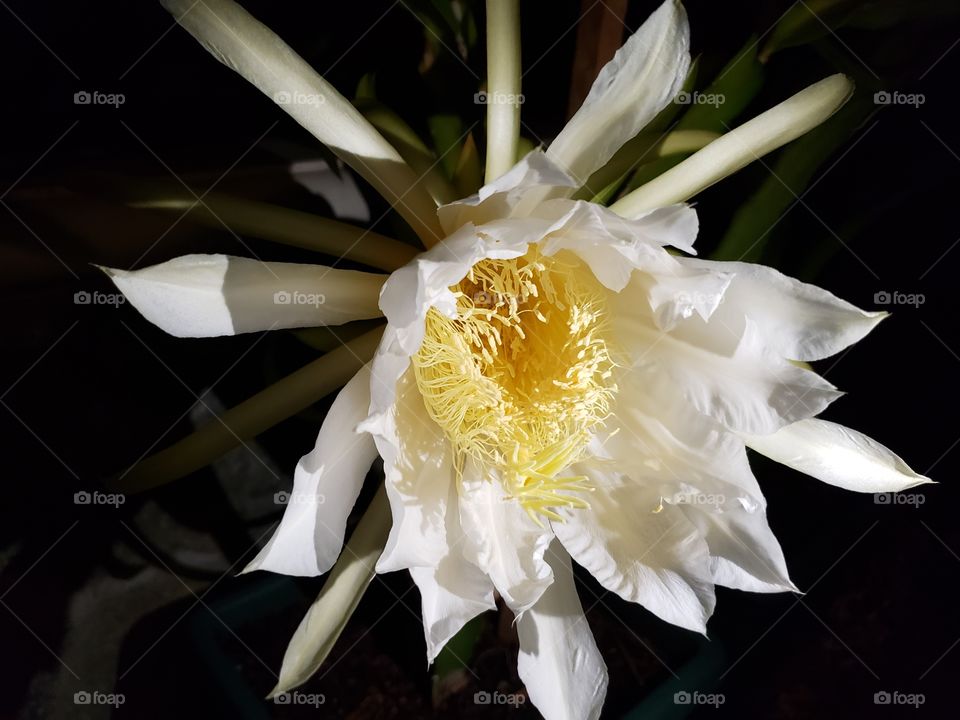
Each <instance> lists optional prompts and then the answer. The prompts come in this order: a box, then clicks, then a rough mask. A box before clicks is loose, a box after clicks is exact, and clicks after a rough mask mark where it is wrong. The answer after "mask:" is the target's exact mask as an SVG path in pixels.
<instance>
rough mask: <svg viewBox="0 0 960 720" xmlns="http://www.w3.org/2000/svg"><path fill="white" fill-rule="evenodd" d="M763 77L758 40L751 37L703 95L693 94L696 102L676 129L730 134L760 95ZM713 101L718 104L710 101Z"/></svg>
mask: <svg viewBox="0 0 960 720" xmlns="http://www.w3.org/2000/svg"><path fill="white" fill-rule="evenodd" d="M763 76H764V72H763V66H762V65H761V64H760V61H759V60H757V38H756V36H751V37H750V38H749V39H748V40H747V42H746V44H745V45H744V46H743V47H742V48H741V49H740V50H739V51H738V52H737V53H736V54H735V55H734V56H733V58H731V60H730V62H728V63H727V64H726V65H724V67H723V69H722V70H721V71H720V73H719V74H718V75H717V77H715V78H714V79H713V81H712V82H711V83H710V84H709V85H707V87H706V88H704V90H703V91H702V92H700V93H697V94H696V95H692V94H691V95H690V99H691V101H696V102H693V104H691V105H690V107H689V109H688V110H687V111H686V112H685V113H684V114H683V117H682V118H680V121H679V122H678V123H677V127H676V129H677V130H709V131H710V132H715V133H724V132H726V131H727V130H729V129H730V127H731V126H732V125H733V123H734V121H735V120H736V119H737V117H739V115H740V113H742V112H743V111H744V109H746V107H747V105H749V104H750V102H751V101H752V100H753V99H754V98H755V97H756V96H757V93H759V92H760V88H761V87H763ZM688 94H689V91H688ZM711 99H714V100H715V102H709V100H711ZM681 107H682V106H681Z"/></svg>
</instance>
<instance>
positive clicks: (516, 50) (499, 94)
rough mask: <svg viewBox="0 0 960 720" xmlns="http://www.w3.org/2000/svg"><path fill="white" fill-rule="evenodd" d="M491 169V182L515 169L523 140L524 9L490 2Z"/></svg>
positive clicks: (507, 1)
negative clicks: (521, 11)
mask: <svg viewBox="0 0 960 720" xmlns="http://www.w3.org/2000/svg"><path fill="white" fill-rule="evenodd" d="M486 101H487V166H486V181H487V182H491V181H493V180H496V179H497V178H498V177H500V176H501V175H503V173H505V172H506V171H507V170H509V169H510V168H511V167H513V165H514V163H515V162H516V157H517V144H518V142H519V140H520V103H521V102H523V100H522V98H521V95H520V6H519V2H518V0H487V92H486Z"/></svg>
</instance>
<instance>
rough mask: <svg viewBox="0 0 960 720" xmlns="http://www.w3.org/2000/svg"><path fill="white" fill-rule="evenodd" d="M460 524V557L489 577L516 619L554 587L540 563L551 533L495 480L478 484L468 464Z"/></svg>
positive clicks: (461, 499) (546, 568) (542, 562)
mask: <svg viewBox="0 0 960 720" xmlns="http://www.w3.org/2000/svg"><path fill="white" fill-rule="evenodd" d="M460 521H461V523H462V524H463V532H464V534H465V535H466V540H465V541H464V550H463V554H464V556H465V557H466V558H467V559H468V560H469V561H470V562H472V563H473V564H475V565H476V566H477V567H479V568H480V569H481V570H483V571H484V572H485V573H487V575H489V576H490V579H491V580H493V584H494V586H495V587H496V589H497V592H499V593H500V595H501V596H502V597H503V599H504V602H506V603H507V605H508V606H509V607H510V609H511V610H513V612H514V613H515V614H517V615H520V614H522V613H524V612H525V611H526V610H527V609H529V608H530V606H531V605H533V604H534V603H535V602H536V601H537V600H538V599H539V598H540V596H541V595H542V594H543V591H544V590H546V588H547V587H548V586H549V585H550V583H551V582H553V572H552V571H551V570H550V566H549V565H548V564H547V562H546V561H545V560H544V558H543V555H544V552H546V549H547V546H549V545H550V541H551V540H552V539H553V533H552V532H550V530H549V528H545V527H544V528H541V527H538V526H537V524H536V523H534V521H533V520H532V519H530V517H529V516H528V515H527V513H526V512H525V511H524V510H523V508H522V507H521V506H520V504H519V503H518V502H516V501H515V500H511V499H509V498H507V497H506V493H505V492H504V490H503V487H502V486H501V484H500V483H499V482H498V481H496V480H489V479H481V478H480V477H479V476H478V474H477V473H476V472H475V469H473V468H471V467H470V463H469V462H468V463H467V468H465V469H464V478H463V483H462V486H461V491H460Z"/></svg>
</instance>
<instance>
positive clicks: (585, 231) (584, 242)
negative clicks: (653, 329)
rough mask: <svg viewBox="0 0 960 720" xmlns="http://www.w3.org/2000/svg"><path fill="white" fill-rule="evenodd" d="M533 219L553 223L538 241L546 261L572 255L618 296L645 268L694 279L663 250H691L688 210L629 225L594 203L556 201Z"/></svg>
mask: <svg viewBox="0 0 960 720" xmlns="http://www.w3.org/2000/svg"><path fill="white" fill-rule="evenodd" d="M533 217H536V218H542V219H545V220H551V221H552V225H550V226H549V227H548V228H545V229H544V230H543V231H542V239H541V240H540V250H541V251H542V252H543V253H544V254H545V255H553V254H555V253H557V252H559V251H560V250H572V251H573V252H575V253H576V254H577V255H578V256H579V257H580V258H581V259H583V261H584V262H586V263H587V264H588V265H589V266H590V269H591V270H592V271H593V273H594V275H595V276H596V278H597V280H599V281H600V282H601V283H603V285H605V286H606V287H607V288H609V289H611V290H614V291H615V292H619V291H620V290H622V289H623V288H624V287H626V285H627V283H628V282H629V281H630V278H631V276H632V274H633V271H634V270H637V269H641V268H642V269H645V270H658V271H661V272H663V273H670V272H673V273H685V274H692V273H691V272H690V271H685V270H684V268H683V267H682V266H680V265H679V264H678V263H677V262H676V260H675V259H674V258H673V257H672V256H671V255H670V254H669V253H668V252H667V251H666V250H665V249H664V246H665V245H673V246H674V247H677V248H683V249H690V250H692V249H693V248H692V244H693V241H694V239H695V238H696V236H697V228H698V220H697V213H696V211H694V210H693V208H690V207H687V206H686V205H675V206H673V207H669V208H661V209H659V210H655V211H654V212H651V213H648V214H646V215H644V216H642V217H640V218H637V219H636V220H626V219H624V218H622V217H620V216H619V215H616V214H615V213H612V212H610V211H609V210H607V209H606V208H604V207H602V206H600V205H596V204H594V203H588V202H583V201H576V202H574V201H571V200H566V199H555V200H549V201H547V202H544V203H542V204H541V205H540V206H539V207H538V208H537V209H536V210H535V212H534V213H533ZM483 227H484V229H485V228H486V227H488V226H483ZM531 231H533V227H531ZM701 274H705V273H701Z"/></svg>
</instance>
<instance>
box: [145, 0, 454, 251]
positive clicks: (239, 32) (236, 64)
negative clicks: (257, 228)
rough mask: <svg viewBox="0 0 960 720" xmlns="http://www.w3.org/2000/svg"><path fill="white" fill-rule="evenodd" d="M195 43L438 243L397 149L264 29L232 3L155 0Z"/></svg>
mask: <svg viewBox="0 0 960 720" xmlns="http://www.w3.org/2000/svg"><path fill="white" fill-rule="evenodd" d="M161 3H162V4H163V6H164V7H165V8H166V9H167V10H168V11H169V12H170V14H172V15H173V16H174V18H176V21H177V22H178V23H180V25H182V26H183V27H184V28H185V29H186V30H187V31H188V32H189V33H190V34H191V35H193V36H194V37H195V38H196V39H197V41H199V43H200V44H201V45H202V46H203V47H204V48H205V49H206V50H207V51H208V52H210V54H211V55H213V56H214V57H215V58H216V59H217V60H219V61H220V62H222V63H223V64H224V65H226V66H227V67H229V68H231V69H233V70H235V71H236V72H237V73H239V74H240V75H241V76H242V77H244V78H245V79H246V80H247V81H249V82H250V83H252V84H253V85H254V86H255V87H256V88H257V89H259V90H260V91H261V92H262V93H264V94H265V95H267V96H268V97H270V98H272V99H273V101H274V102H275V103H277V104H278V105H280V107H282V108H283V109H284V110H285V111H286V112H287V113H288V114H289V115H290V116H291V117H292V118H293V119H294V120H296V121H297V122H298V123H300V124H301V125H302V126H303V127H304V128H306V129H307V130H308V131H309V132H310V133H311V134H313V136H314V137H316V138H317V139H318V140H319V141H320V142H322V143H323V144H324V145H326V146H327V147H329V148H330V149H331V150H332V151H333V152H335V153H336V154H337V155H338V156H339V157H340V159H342V160H343V161H344V162H345V163H347V164H348V165H350V166H351V167H352V168H353V169H354V170H355V171H356V172H357V173H359V174H360V175H361V176H362V177H363V178H364V179H366V180H367V182H369V183H370V184H371V185H373V187H375V188H376V189H377V190H378V191H379V192H380V194H381V195H383V197H384V198H385V199H386V200H387V202H389V203H390V204H391V205H393V206H394V207H395V208H396V209H397V211H398V212H399V213H400V215H402V216H403V218H404V219H405V220H406V221H407V222H408V223H410V225H411V227H413V228H414V230H416V232H417V234H418V235H419V236H420V237H421V238H422V239H423V240H424V241H425V242H426V243H428V244H432V243H434V242H437V241H438V240H440V228H439V225H438V223H437V219H436V204H435V203H434V202H433V200H432V198H431V197H430V195H429V193H428V192H427V189H426V185H425V184H424V183H422V182H420V181H419V180H418V178H417V176H416V174H415V173H414V172H413V170H411V169H410V167H409V166H408V165H407V164H406V163H405V162H404V161H403V159H402V158H401V157H400V154H399V153H398V152H397V151H396V150H395V149H394V148H393V147H392V146H391V145H390V143H388V142H387V141H386V140H385V139H384V138H383V136H382V135H380V133H378V132H377V130H376V129H375V128H374V127H373V125H371V124H370V123H369V122H368V121H367V119H366V118H364V117H363V115H362V114H361V113H360V112H359V111H358V110H357V109H356V108H354V107H353V105H351V104H350V102H349V101H348V100H347V99H346V98H345V97H343V96H342V95H341V94H340V93H339V92H337V90H336V89H335V88H334V87H333V86H332V85H331V84H330V83H328V82H327V81H326V80H324V79H323V77H321V75H320V74H319V73H317V72H316V70H314V69H313V68H312V67H310V66H309V65H308V64H307V63H306V62H305V61H304V60H303V58H301V57H300V56H299V55H297V54H296V53H295V52H294V51H293V49H291V48H290V46H289V45H287V44H286V43H285V42H284V41H283V40H281V39H280V38H279V37H277V35H276V34H275V33H273V32H272V31H271V30H270V28H268V27H266V26H265V25H263V24H262V23H260V22H259V21H258V20H257V19H256V18H254V17H253V16H252V15H250V13H248V12H247V11H246V10H244V9H243V8H242V7H240V6H239V5H238V4H237V3H235V2H233V1H232V0H202V1H201V2H197V1H196V0H161Z"/></svg>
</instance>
